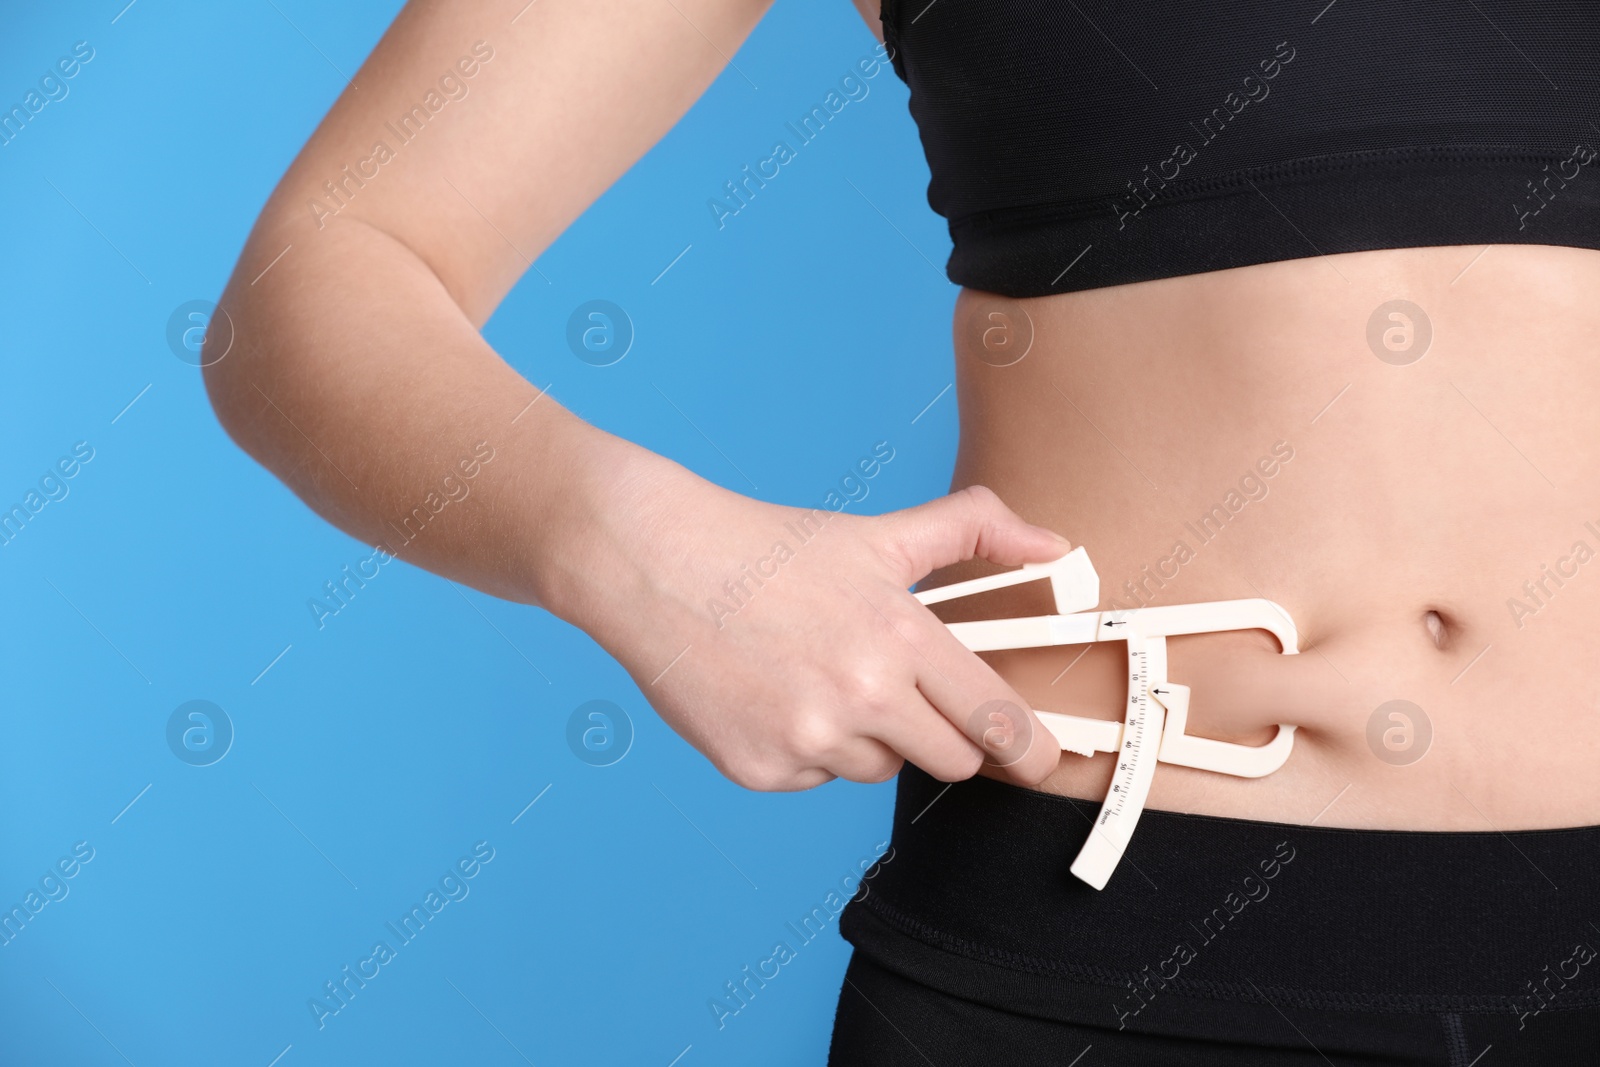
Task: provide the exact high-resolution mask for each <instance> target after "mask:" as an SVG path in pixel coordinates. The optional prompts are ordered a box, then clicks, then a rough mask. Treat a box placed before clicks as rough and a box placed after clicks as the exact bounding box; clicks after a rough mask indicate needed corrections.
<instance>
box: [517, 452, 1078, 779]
mask: <svg viewBox="0 0 1600 1067" xmlns="http://www.w3.org/2000/svg"><path fill="white" fill-rule="evenodd" d="M623 469H624V470H625V471H626V473H625V474H623V475H622V476H621V477H620V478H616V479H614V480H613V481H612V482H611V484H610V487H609V491H608V492H607V494H606V500H605V505H604V507H603V508H601V509H591V510H589V512H588V517H587V522H586V525H585V527H584V529H583V530H581V531H576V530H574V531H571V532H570V533H568V534H567V536H564V537H562V538H561V541H562V542H563V543H564V544H566V545H568V546H573V548H572V550H571V551H569V552H563V551H561V550H560V549H554V550H553V551H552V555H561V556H564V557H566V558H567V560H568V562H567V563H566V564H565V565H564V566H563V568H562V571H563V575H562V578H561V580H560V581H559V583H557V584H559V586H560V587H561V589H562V590H563V592H561V593H559V594H557V593H552V594H550V595H549V596H548V597H547V598H546V599H545V603H546V605H547V606H549V607H551V609H552V610H553V611H555V613H556V614H558V615H560V616H561V617H563V618H566V619H568V621H571V622H573V623H575V624H576V625H578V626H580V627H581V628H583V629H584V630H585V631H587V632H588V633H589V634H590V635H591V636H592V637H594V639H595V640H596V641H598V642H599V643H600V644H601V645H602V646H603V647H604V648H605V649H606V651H608V652H609V653H611V655H613V656H614V657H615V658H616V659H617V660H618V661H619V662H620V663H621V664H622V665H623V666H624V667H625V668H626V669H627V670H628V673H629V674H630V675H632V677H633V679H634V681H635V682H636V683H637V684H638V686H639V689H640V690H641V692H643V693H644V695H645V698H646V699H647V700H649V701H650V703H651V705H652V706H653V707H654V708H655V709H656V711H657V712H658V713H659V714H660V715H661V717H662V719H664V720H665V721H666V722H667V724H668V725H669V726H671V727H672V728H673V729H674V730H675V731H677V732H678V734H680V735H681V736H682V737H683V738H684V739H685V740H687V741H688V742H689V743H690V744H692V745H694V746H695V748H697V749H699V750H700V751H701V752H703V753H705V755H706V757H707V758H708V759H710V760H711V762H712V763H713V764H715V765H716V767H717V769H718V770H720V771H721V772H722V773H723V774H725V775H726V776H727V777H729V778H730V779H732V780H733V781H735V782H737V783H739V784H740V785H743V786H746V787H748V788H751V789H761V790H790V789H807V788H810V787H812V786H815V785H819V784H821V783H823V782H826V781H828V780H829V779H831V778H834V777H841V778H848V779H851V780H853V781H858V782H881V781H884V780H886V779H888V778H891V777H893V776H894V775H895V774H896V773H898V772H899V770H900V767H901V765H902V763H903V762H904V761H906V760H910V761H911V762H912V763H914V764H916V765H917V766H918V767H920V768H922V769H923V770H925V771H927V772H928V773H929V774H931V775H933V776H934V777H937V778H939V779H942V780H944V781H957V780H960V779H965V778H969V777H971V776H972V775H973V774H975V773H977V771H978V769H979V767H980V766H981V765H983V764H984V763H985V762H987V763H989V764H990V765H994V766H999V767H1001V768H1003V772H1004V774H1005V776H1006V777H1008V778H1010V779H1011V780H1013V781H1015V782H1017V783H1019V784H1027V785H1032V784H1035V783H1037V782H1039V781H1041V780H1043V779H1044V778H1045V777H1046V776H1047V775H1048V774H1050V772H1051V771H1053V770H1054V769H1055V767H1056V763H1057V760H1058V758H1059V755H1060V748H1059V746H1058V745H1057V743H1056V741H1055V739H1054V738H1053V737H1052V736H1051V734H1050V733H1049V732H1048V731H1047V730H1046V729H1045V728H1044V727H1043V726H1042V725H1041V724H1040V723H1039V721H1038V719H1037V718H1036V717H1035V716H1034V714H1033V712H1032V711H1031V710H1029V708H1028V706H1027V703H1026V702H1025V701H1024V700H1023V699H1022V698H1021V697H1020V696H1019V695H1018V694H1017V693H1016V692H1015V691H1014V690H1013V689H1012V688H1011V687H1010V686H1008V685H1007V684H1006V683H1005V682H1004V681H1003V680H1002V679H1001V678H1000V676H999V675H997V674H995V672H994V671H993V670H992V669H991V668H990V667H989V666H988V665H987V664H986V663H984V662H983V661H982V660H981V659H979V658H978V657H977V656H976V655H975V654H973V653H972V652H971V651H969V650H968V649H967V648H966V647H965V646H963V645H962V644H961V643H960V642H959V641H958V640H957V639H956V638H955V636H954V635H953V634H951V632H950V631H949V629H948V628H947V627H946V626H945V625H944V623H942V622H940V620H939V619H938V618H937V617H936V616H935V615H934V614H933V612H931V611H930V610H928V608H927V607H925V606H924V605H923V604H922V603H921V602H919V601H918V600H917V599H916V598H915V597H914V596H912V594H911V593H910V592H908V591H907V590H908V587H910V586H911V585H912V584H913V583H914V582H916V581H918V580H919V579H921V578H922V577H923V576H924V575H926V574H928V573H929V572H930V571H932V570H934V569H936V568H938V567H942V566H946V565H948V564H951V563H955V562H957V561H960V560H965V559H971V558H972V557H974V556H978V557H982V558H983V559H986V560H988V561H990V562H992V563H997V564H1001V565H1017V564H1022V563H1029V562H1045V561H1048V560H1051V559H1056V558H1058V557H1059V556H1061V555H1062V553H1064V552H1066V551H1067V550H1068V549H1069V548H1070V547H1071V546H1070V545H1069V544H1065V543H1063V541H1062V540H1061V539H1059V538H1058V537H1057V536H1056V535H1055V534H1053V533H1051V532H1050V531H1049V530H1046V529H1044V528H1043V527H1039V526H1033V525H1031V524H1029V523H1026V522H1024V521H1023V520H1022V519H1020V518H1019V517H1018V516H1017V515H1016V514H1014V513H1013V512H1012V511H1011V510H1010V509H1009V508H1007V507H1006V506H1005V505H1004V504H1003V503H1001V501H1000V499H999V498H998V497H997V496H996V495H995V494H994V493H993V492H991V491H990V490H989V489H987V488H985V487H983V486H973V487H970V488H967V489H964V490H962V491H960V492H957V493H953V494H951V495H950V496H947V497H943V498H941V499H938V500H933V501H930V502H929V503H926V504H922V505H920V506H918V507H914V508H908V509H906V510H904V511H898V512H891V513H889V514H886V515H881V516H858V515H850V514H845V513H842V512H839V513H836V512H832V511H828V510H826V509H823V508H817V509H814V510H812V511H807V510H806V509H803V508H792V507H783V506H779V505H774V504H767V503H762V502H760V501H756V500H751V499H749V498H746V497H743V496H740V495H738V494H736V493H732V492H729V491H727V490H724V489H721V488H719V487H717V486H715V485H712V484H710V483H708V482H706V481H704V480H703V479H700V478H698V477H697V476H695V475H693V474H692V473H690V472H688V471H687V470H685V469H684V468H682V467H680V466H678V465H677V464H675V463H671V462H670V461H666V460H663V459H662V458H661V457H659V456H655V455H652V454H650V453H645V452H643V451H642V450H640V452H639V453H638V454H635V455H634V457H633V458H632V460H631V461H630V462H629V463H628V464H626V466H625V467H624V468H623ZM579 545H581V546H582V547H581V548H578V547H576V546H579Z"/></svg>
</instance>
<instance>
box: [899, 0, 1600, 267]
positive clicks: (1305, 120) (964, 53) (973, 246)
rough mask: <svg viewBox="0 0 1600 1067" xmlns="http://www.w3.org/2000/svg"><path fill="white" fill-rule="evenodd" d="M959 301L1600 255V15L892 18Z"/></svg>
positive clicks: (1425, 8)
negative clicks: (1563, 253)
mask: <svg viewBox="0 0 1600 1067" xmlns="http://www.w3.org/2000/svg"><path fill="white" fill-rule="evenodd" d="M882 18H883V29H884V40H885V43H886V44H887V45H888V46H889V47H890V48H891V49H892V51H891V52H890V55H891V56H892V59H893V64H894V69H895V73H896V74H898V75H899V76H900V78H901V79H902V80H904V81H905V83H906V84H907V85H908V86H909V87H910V89H911V100H910V107H911V114H912V117H913V118H914V119H915V120H916V122H917V126H918V129H919V131H920V133H921V136H922V145H923V149H924V151H925V152H926V154H927V158H928V167H929V169H930V171H931V172H932V181H931V182H930V183H929V185H928V203H929V204H930V205H931V206H932V208H933V210H935V211H937V212H938V213H939V214H940V215H943V216H944V217H945V218H946V219H948V220H949V225H950V236H951V239H952V240H953V242H954V250H953V251H952V252H951V255H950V260H949V262H948V264H947V265H946V272H947V273H948V275H949V277H950V280H951V281H953V282H956V283H957V284H960V285H965V286H971V287H973V288H977V289H984V290H988V291H990V292H996V293H1003V294H1006V295H1009V296H1016V297H1024V296H1043V295H1045V294H1048V293H1057V292H1066V291H1069V290H1077V289H1092V288H1096V287H1098V286H1106V285H1118V284H1122V283H1125V282H1136V281H1145V280H1149V279H1153V278H1167V277H1172V276H1175V275H1182V274H1196V273H1200V272H1203V271H1212V270H1222V269H1224V268H1227V267H1240V266H1245V265H1248V264H1252V263H1266V262H1271V261H1275V260H1283V259H1299V258H1302V257H1306V256H1314V255H1319V254H1328V253H1334V252H1354V251H1360V250H1364V249H1374V248H1407V247H1416V246H1422V245H1458V244H1508V243H1519V244H1549V245H1571V246H1575V247H1580V248H1593V249H1600V158H1597V152H1596V148H1595V146H1596V145H1600V2H1597V0H1521V2H1516V0H1331V2H1330V0H1294V2H1291V3H1266V2H1262V0H1253V2H1252V0H1240V2H1236V3H1216V4H1197V3H1190V4H1178V3H1172V2H1170V0H1131V2H1130V0H931V2H930V0H882Z"/></svg>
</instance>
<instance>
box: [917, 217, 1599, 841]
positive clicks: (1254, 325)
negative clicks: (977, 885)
mask: <svg viewBox="0 0 1600 1067" xmlns="http://www.w3.org/2000/svg"><path fill="white" fill-rule="evenodd" d="M1597 293H1600V252H1594V251H1588V250H1583V249H1574V248H1565V247H1553V246H1540V245H1523V246H1512V245H1505V246H1492V247H1488V248H1487V249H1485V248H1484V247H1483V246H1476V247H1469V246H1458V247H1435V248H1409V249H1393V250H1382V251H1372V252H1359V253H1351V254H1347V255H1339V256H1324V257H1316V258H1307V259H1299V260H1289V261H1282V262H1276V263H1269V264H1263V265H1258V266H1250V267H1243V268H1238V269H1233V270H1226V271H1218V272H1212V273H1207V274H1199V275H1190V276H1185V277H1175V278H1168V279H1163V280H1159V281H1153V282H1142V283H1138V284H1132V285H1122V286H1112V287H1107V288H1101V289H1094V290H1088V291H1083V292H1076V293H1066V294H1059V295H1053V296H1047V297H1039V298H1032V299H1024V300H1014V299H1009V298H1006V297H1002V296H997V295H994V294H989V293H982V292H977V291H974V290H971V289H965V290H962V292H961V294H960V296H959V298H958V300H957V303H956V311H955V324H954V346H955V360H956V382H957V390H958V397H959V403H960V411H961V438H960V449H959V453H958V457H957V461H956V467H955V474H954V479H953V482H952V488H960V487H963V486H967V485H971V484H974V483H981V484H984V485H987V486H989V487H990V488H992V489H994V490H995V491H996V492H997V493H999V495H1000V496H1001V498H1002V499H1004V500H1005V501H1006V503H1007V504H1009V505H1010V506H1011V507H1012V508H1013V509H1015V510H1016V511H1017V512H1018V513H1020V514H1021V515H1022V516H1023V517H1024V518H1026V519H1027V520H1029V521H1031V522H1036V523H1040V524H1042V525H1046V526H1049V527H1051V528H1053V529H1056V530H1059V531H1061V532H1062V533H1064V534H1065V535H1066V536H1068V537H1069V538H1071V539H1072V541H1073V542H1074V543H1075V544H1081V545H1083V546H1085V548H1086V549H1087V550H1088V552H1089V554H1090V556H1091V558H1092V560H1093V561H1094V563H1095V566H1096V569H1097V570H1098V572H1099V574H1100V577H1101V588H1102V598H1101V604H1100V606H1101V607H1102V608H1106V607H1112V606H1121V607H1133V606H1138V605H1142V604H1177V603H1186V602H1192V601H1205V600H1225V599H1234V598H1240V597H1258V596H1259V597H1266V598H1268V599H1270V600H1273V601H1276V602H1277V603H1278V604H1280V605H1282V606H1283V607H1284V608H1285V609H1287V610H1288V611H1289V613H1290V614H1291V615H1292V616H1293V618H1294V620H1295V623H1296V625H1297V626H1298V629H1299V633H1300V647H1301V653H1300V654H1299V655H1295V656H1284V655H1281V654H1280V653H1279V651H1278V648H1277V645H1276V642H1275V641H1274V639H1273V638H1272V637H1271V636H1270V635H1268V634H1267V633H1265V632H1264V631H1245V632H1233V633H1224V634H1213V635H1198V636H1184V637H1173V638H1170V639H1169V641H1168V646H1169V654H1170V672H1169V674H1170V678H1171V680H1173V681H1175V682H1181V683H1185V684H1187V685H1189V686H1191V687H1192V690H1193V697H1192V705H1191V713H1190V720H1189V722H1190V726H1189V731H1190V732H1191V733H1195V734H1200V735H1202V736H1208V737H1215V738H1218V739H1221V740H1229V741H1237V742H1242V743H1251V744H1254V743H1260V742H1263V741H1265V740H1267V739H1268V738H1270V736H1271V734H1272V728H1273V724H1276V723H1280V722H1284V723H1294V724H1296V725H1297V726H1298V727H1299V729H1298V731H1297V734H1296V740H1295V746H1294V751H1293V754H1292V755H1291V757H1290V758H1289V760H1288V762H1287V763H1286V764H1285V765H1284V767H1283V768H1282V769H1280V770H1279V771H1277V772H1275V773H1274V774H1272V775H1270V776H1267V777H1265V778H1261V779H1253V780H1252V779H1241V778H1233V777H1229V776H1226V775H1221V774H1214V773H1207V772H1202V771H1195V770H1190V769H1187V768H1183V767H1178V766H1171V765H1167V764H1162V765H1161V766H1160V768H1159V769H1158V771H1157V773H1156V775H1155V779H1154V785H1153V786H1152V788H1151V792H1150V796H1149V804H1150V806H1152V807H1155V808H1162V809H1169V810H1179V811H1193V812H1203V813H1209V814H1217V815H1227V816H1234V817H1240V818H1258V819H1274V820H1282V821H1289V822H1305V823H1309V822H1312V821H1316V822H1317V823H1318V824H1319V825H1344V826H1363V827H1378V826H1381V827H1395V828H1416V829H1420V828H1435V829H1485V828H1491V827H1492V828H1495V829H1500V830H1508V829H1515V828H1527V827H1537V826H1560V825H1576V824H1592V823H1600V774H1596V773H1595V772H1594V767H1595V766H1596V762H1597V757H1600V689H1597V687H1596V684H1595V682H1596V671H1595V668H1594V666H1593V664H1594V662H1595V661H1594V657H1593V646H1594V639H1593V636H1592V635H1593V634H1595V633H1596V632H1597V628H1600V558H1596V556H1597V554H1600V368H1597V357H1600V300H1597V299H1596V294H1597ZM1395 300H1404V301H1409V302H1410V305H1412V306H1411V307H1404V306H1402V307H1400V308H1398V310H1397V309H1395V308H1392V307H1388V306H1386V305H1389V304H1390V302H1391V301H1395ZM1396 310H1397V313H1398V314H1399V316H1400V317H1399V318H1395V317H1391V314H1390V313H1391V311H1396ZM1019 357H1020V358H1019ZM996 569H997V568H995V567H993V566H992V565H989V564H985V563H982V562H977V561H974V562H969V563H966V564H961V565H957V566H953V567H949V568H945V569H943V570H941V571H939V572H936V573H935V574H934V575H932V576H930V577H929V579H928V580H927V581H926V583H925V584H926V585H927V586H933V585H943V584H946V583H947V582H952V581H957V580H960V579H963V578H967V577H973V576H976V575H978V574H983V573H990V572H992V571H994V570H996ZM1044 596H1045V594H1044V587H1043V584H1042V583H1035V584H1034V585H1033V586H1032V587H1014V588H1012V589H1009V590H1003V591H997V592H993V593H989V594H984V595H983V596H982V597H974V598H970V599H968V600H963V601H956V602H953V603H950V604H946V605H940V606H939V608H938V609H937V610H938V613H939V615H940V617H941V618H943V619H945V620H946V621H956V620H958V619H964V618H991V617H1000V616H1004V615H1015V614H1036V613H1044V612H1047V611H1048V610H1050V608H1049V604H1048V602H1047V600H1045V599H1044ZM1430 612H1432V613H1434V617H1433V618H1430V616H1429V613H1430ZM1125 647H1126V646H1125V645H1123V644H1121V643H1116V642H1108V643H1102V644H1096V645H1093V646H1074V647H1063V648H1055V649H1029V650H1016V651H1007V652H996V653H984V654H983V655H984V657H985V659H986V660H988V662H990V663H991V665H993V666H994V667H995V668H996V670H997V671H998V672H999V673H1000V674H1001V675H1002V677H1004V678H1005V679H1006V680H1007V681H1008V682H1009V683H1010V684H1012V685H1013V686H1014V687H1015V688H1016V689H1017V690H1018V692H1019V693H1020V694H1021V695H1023V696H1024V697H1025V698H1027V699H1028V700H1029V701H1030V703H1031V704H1032V705H1033V706H1034V707H1036V708H1039V709H1042V710H1053V711H1064V712H1070V713H1074V714H1086V715H1094V716H1097V717H1101V718H1106V719H1118V718H1120V717H1121V713H1122V706H1123V701H1124V699H1125V696H1126V686H1127V680H1126V674H1125V669H1126V663H1125V651H1124V650H1125ZM1086 648H1087V651H1085V649H1086ZM1391 701H1406V702H1409V704H1410V705H1413V706H1414V708H1413V707H1410V706H1407V705H1394V704H1390V702H1391ZM1396 715H1398V716H1399V717H1398V718H1397V717H1395V716H1396ZM1110 764H1111V761H1110V759H1109V757H1106V756H1100V757H1096V758H1095V759H1092V760H1090V759H1084V758H1082V757H1079V756H1075V755H1064V756H1063V758H1062V761H1061V765H1060V768H1059V770H1058V771H1057V772H1056V774H1055V775H1054V776H1053V777H1051V778H1050V779H1048V780H1047V781H1046V782H1044V783H1043V784H1042V785H1041V788H1043V789H1046V790H1049V791H1053V792H1059V793H1066V794H1070V795H1074V796H1081V797H1098V796H1101V795H1104V793H1105V790H1106V789H1107V787H1108V783H1109V780H1110Z"/></svg>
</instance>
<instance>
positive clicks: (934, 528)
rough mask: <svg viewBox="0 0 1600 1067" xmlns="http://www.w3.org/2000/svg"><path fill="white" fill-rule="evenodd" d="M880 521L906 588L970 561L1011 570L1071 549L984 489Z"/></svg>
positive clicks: (969, 490)
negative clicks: (901, 563) (901, 565)
mask: <svg viewBox="0 0 1600 1067" xmlns="http://www.w3.org/2000/svg"><path fill="white" fill-rule="evenodd" d="M883 518H885V519H888V520H889V531H888V532H889V539H890V544H891V545H892V546H893V548H894V549H895V550H896V551H897V553H898V555H899V557H900V558H901V559H902V560H904V562H905V564H906V567H907V570H908V572H909V573H908V574H907V575H906V582H905V584H907V585H910V584H911V583H912V582H915V581H919V580H920V579H922V578H923V577H925V576H926V575H928V574H929V573H931V572H932V571H934V570H937V569H938V568H940V567H946V566H949V565H950V564H952V563H959V562H961V561H962V560H968V559H972V558H974V557H978V558H981V559H985V560H988V561H989V562H990V563H995V564H999V565H1000V566H1016V565H1018V564H1022V563H1045V562H1048V561H1049V560H1053V559H1059V558H1060V557H1061V556H1062V555H1063V554H1065V553H1066V552H1067V551H1068V550H1070V549H1071V548H1072V544H1071V542H1069V541H1068V540H1067V539H1066V538H1065V537H1062V536H1061V535H1059V534H1056V533H1054V532H1052V531H1050V530H1048V529H1046V528H1045V527H1043V526H1035V525H1034V524H1033V523H1031V522H1025V521H1024V520H1023V519H1022V517H1021V516H1020V515H1018V514H1017V513H1016V512H1014V511H1012V510H1011V509H1010V508H1008V507H1006V505H1005V503H1004V501H1002V500H1001V499H1000V497H999V496H997V495H996V494H995V492H994V490H992V489H990V488H989V487H988V486H986V485H970V486H968V487H967V488H965V489H962V490H959V491H957V492H954V493H951V494H950V495H949V496H944V497H940V498H938V499H936V500H930V501H928V502H927V503H926V504H918V505H917V506H915V507H911V508H906V509H904V510H903V511H897V512H893V513H891V514H889V515H886V516H883Z"/></svg>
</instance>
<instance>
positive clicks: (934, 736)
mask: <svg viewBox="0 0 1600 1067" xmlns="http://www.w3.org/2000/svg"><path fill="white" fill-rule="evenodd" d="M867 732H868V734H869V735H870V736H872V737H875V738H877V739H878V740H880V741H882V742H883V743H884V744H886V745H888V746H889V747H890V748H892V749H894V751H895V752H897V753H899V754H900V755H901V756H903V757H905V759H906V760H908V761H909V762H911V763H914V764H916V765H917V766H918V767H920V768H922V769H923V770H924V771H927V772H928V774H930V775H932V776H933V777H935V778H937V779H939V781H941V782H962V781H965V780H967V779H968V778H971V777H972V776H973V775H974V774H977V773H978V768H979V767H981V766H983V764H984V762H985V760H986V753H985V752H984V750H983V749H982V748H980V747H979V746H978V745H977V744H975V743H974V742H972V741H971V740H969V739H968V737H967V735H966V734H965V733H964V732H963V731H961V730H958V729H957V728H956V727H955V725H954V724H953V723H951V721H950V720H949V719H947V718H945V717H944V716H943V715H942V714H940V712H939V709H938V708H936V707H934V706H933V705H932V704H930V703H928V699H927V697H925V696H923V695H922V693H921V691H920V690H917V689H913V690H911V692H910V695H909V698H908V699H907V700H906V701H905V702H904V703H903V704H902V705H901V707H899V708H897V709H895V710H894V711H891V712H890V713H888V714H885V715H881V716H879V717H878V718H877V719H876V720H875V721H873V722H872V723H870V724H868V726H867Z"/></svg>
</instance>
